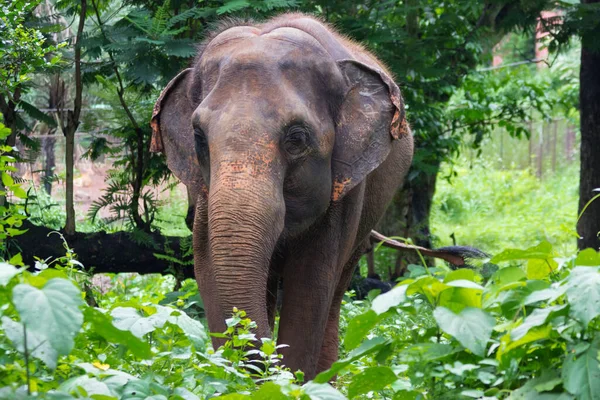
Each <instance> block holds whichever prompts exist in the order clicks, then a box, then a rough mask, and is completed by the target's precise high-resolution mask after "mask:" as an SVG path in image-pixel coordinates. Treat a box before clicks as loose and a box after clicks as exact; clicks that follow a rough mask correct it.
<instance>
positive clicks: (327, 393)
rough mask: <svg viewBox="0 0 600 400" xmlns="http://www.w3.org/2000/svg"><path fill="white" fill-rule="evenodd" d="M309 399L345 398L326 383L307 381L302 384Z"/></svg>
mask: <svg viewBox="0 0 600 400" xmlns="http://www.w3.org/2000/svg"><path fill="white" fill-rule="evenodd" d="M302 389H303V390H304V394H306V395H307V396H308V397H309V398H310V399H311V400H346V397H345V396H344V395H343V394H341V393H340V392H338V390H337V389H335V388H334V387H333V386H331V385H330V384H328V383H316V382H312V381H311V382H308V383H306V384H305V385H304V386H302Z"/></svg>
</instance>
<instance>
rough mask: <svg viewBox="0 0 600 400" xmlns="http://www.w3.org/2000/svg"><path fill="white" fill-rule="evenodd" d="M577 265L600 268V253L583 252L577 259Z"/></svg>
mask: <svg viewBox="0 0 600 400" xmlns="http://www.w3.org/2000/svg"><path fill="white" fill-rule="evenodd" d="M575 265H580V266H587V267H590V266H594V267H596V266H600V253H598V252H597V251H596V250H594V249H585V250H581V251H580V252H579V254H578V255H577V258H576V259H575Z"/></svg>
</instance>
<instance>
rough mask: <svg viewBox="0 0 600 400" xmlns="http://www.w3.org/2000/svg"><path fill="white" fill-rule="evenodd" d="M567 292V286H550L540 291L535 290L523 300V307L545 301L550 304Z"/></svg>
mask: <svg viewBox="0 0 600 400" xmlns="http://www.w3.org/2000/svg"><path fill="white" fill-rule="evenodd" d="M566 291H567V286H566V285H562V286H554V285H553V286H552V287H549V288H546V289H542V290H536V291H535V292H533V293H531V294H529V295H528V296H527V297H526V298H525V300H524V301H523V304H524V305H526V306H527V305H530V304H534V303H537V302H540V301H547V302H548V303H552V302H553V301H555V300H556V299H558V298H559V297H560V296H562V295H563V294H565V292H566Z"/></svg>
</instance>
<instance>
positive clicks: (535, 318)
mask: <svg viewBox="0 0 600 400" xmlns="http://www.w3.org/2000/svg"><path fill="white" fill-rule="evenodd" d="M566 307H567V305H566V304H563V305H557V306H552V307H547V308H536V309H535V310H533V312H532V313H531V314H529V315H528V316H527V318H525V320H524V321H523V323H522V324H521V325H519V326H517V327H516V328H515V329H513V330H512V331H511V333H510V337H511V339H512V340H519V339H521V338H523V337H524V336H525V335H526V334H527V332H529V330H530V329H531V328H534V327H536V326H541V325H544V324H545V323H546V321H547V320H548V318H549V316H550V315H551V314H553V313H554V314H555V315H554V316H556V314H559V313H560V311H562V310H565V308H566ZM565 311H566V310H565Z"/></svg>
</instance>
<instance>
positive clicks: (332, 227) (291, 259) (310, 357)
mask: <svg viewBox="0 0 600 400" xmlns="http://www.w3.org/2000/svg"><path fill="white" fill-rule="evenodd" d="M350 204H351V206H350V207H347V206H340V208H339V209H338V210H336V211H335V212H334V213H333V214H334V215H335V218H331V219H329V218H326V219H325V221H324V222H323V224H322V226H320V227H315V229H313V230H312V231H311V233H310V235H309V236H310V237H307V238H305V239H304V240H302V241H300V242H301V243H295V246H294V247H295V248H296V249H302V250H301V251H296V252H293V253H291V254H288V255H287V256H286V260H287V261H286V263H285V267H284V271H283V307H282V309H281V319H280V323H279V335H278V339H277V342H278V344H286V345H288V346H289V347H287V348H283V349H282V354H283V356H284V358H283V363H284V365H285V366H287V367H289V368H290V369H291V370H292V371H296V370H301V371H303V372H304V374H305V377H306V379H312V378H314V377H315V375H316V374H317V373H318V372H320V369H318V368H317V365H318V362H319V358H320V354H321V349H322V348H323V343H324V338H326V336H325V332H326V330H327V329H328V328H327V326H328V323H329V322H328V321H329V319H330V318H329V314H330V310H331V308H332V304H333V300H334V295H335V294H336V288H337V287H338V285H339V284H340V280H341V279H342V275H345V274H344V273H343V272H344V271H343V266H344V265H345V261H346V260H348V259H349V258H350V256H351V255H352V251H353V249H352V247H353V244H354V238H355V235H356V230H357V225H358V221H357V220H358V213H357V212H356V210H355V209H353V207H354V206H360V203H358V202H352V203H350ZM342 295H343V293H342ZM340 301H341V298H340ZM336 302H337V304H336V307H339V301H337V300H336ZM338 312H339V309H338ZM336 322H337V318H336V319H335V322H332V323H336ZM336 355H337V353H336Z"/></svg>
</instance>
